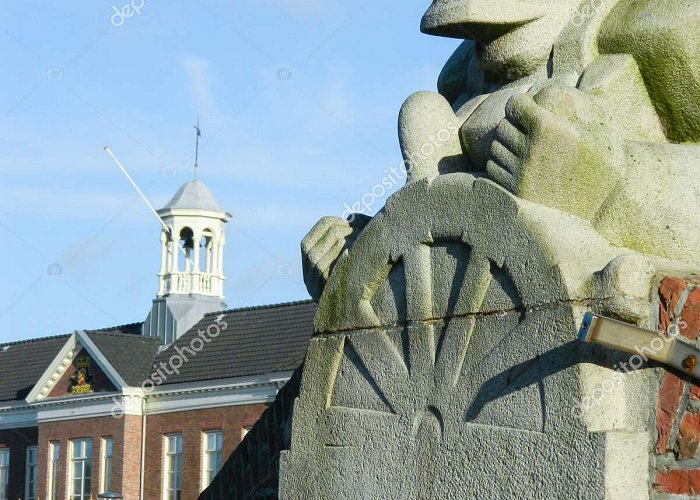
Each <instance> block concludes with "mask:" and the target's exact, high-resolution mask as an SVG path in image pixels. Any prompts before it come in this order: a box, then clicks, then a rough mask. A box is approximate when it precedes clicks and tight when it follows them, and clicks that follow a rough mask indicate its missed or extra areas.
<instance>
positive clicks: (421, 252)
mask: <svg viewBox="0 0 700 500" xmlns="http://www.w3.org/2000/svg"><path fill="white" fill-rule="evenodd" d="M375 283H377V284H376V285H375V289H374V291H373V293H371V294H369V295H368V296H367V297H366V298H367V299H368V300H369V302H370V304H371V305H372V310H373V312H374V314H375V315H376V316H377V317H378V318H379V319H380V321H382V322H383V323H384V324H391V323H393V324H395V325H396V326H395V327H389V328H382V329H377V330H374V329H372V330H364V331H358V332H354V333H353V334H351V335H347V336H343V337H342V340H341V343H342V347H341V349H342V357H341V358H340V360H339V361H338V363H337V371H336V373H335V376H334V379H335V383H334V387H333V391H332V395H331V398H330V401H329V407H328V412H329V415H330V418H331V419H332V420H333V419H339V420H340V419H342V420H351V421H353V422H358V423H359V422H364V423H365V425H368V424H369V422H371V420H372V418H377V419H384V418H402V419H404V418H408V419H410V420H411V422H410V425H411V428H412V429H413V438H414V439H415V440H418V441H425V442H435V441H440V439H441V438H442V436H443V435H444V432H445V426H446V425H453V423H450V422H448V421H447V420H450V419H449V418H446V411H447V408H448V407H450V405H451V404H453V403H454V400H455V391H456V390H460V389H459V385H460V382H461V379H462V377H463V369H464V363H465V358H466V356H467V352H468V350H469V345H470V341H471V339H472V336H473V335H474V333H475V326H476V323H477V317H478V316H479V315H480V314H485V315H488V314H494V313H495V311H498V310H507V309H516V308H518V307H519V306H520V303H519V298H518V297H519V296H518V294H517V292H516V289H515V286H514V285H513V283H512V281H511V280H510V278H509V277H508V276H507V273H506V272H505V271H504V270H503V269H500V268H498V266H497V265H496V264H495V263H494V262H492V261H490V260H489V259H488V258H487V257H485V256H484V255H482V254H480V253H479V252H478V251H475V250H474V249H473V248H472V247H471V246H469V245H467V244H465V243H463V242H459V241H441V242H433V243H430V244H422V245H420V246H419V247H418V248H417V249H416V250H415V251H412V252H410V253H408V254H406V255H403V256H401V257H400V258H399V259H397V260H396V261H395V262H393V263H390V265H389V266H388V268H387V270H386V272H384V277H383V280H382V281H381V282H376V281H375ZM426 309H428V310H430V311H431V313H432V314H430V317H432V318H446V319H434V320H432V319H428V320H420V321H411V320H410V319H409V318H412V317H413V318H415V317H420V315H423V316H425V311H426ZM466 311H481V313H479V314H468V313H466ZM465 410H466V409H465ZM464 415H465V413H464V412H462V418H459V420H460V421H461V422H460V423H465V422H466V421H468V420H470V419H471V418H472V417H473V416H470V415H469V414H468V413H467V414H466V417H464ZM337 427H340V428H342V427H344V426H335V425H332V426H331V428H333V429H335V428H337ZM353 427H354V426H353ZM333 435H335V438H336V439H331V443H329V444H331V445H333V444H336V445H342V443H343V442H344V439H343V438H342V436H341V435H337V434H335V433H333Z"/></svg>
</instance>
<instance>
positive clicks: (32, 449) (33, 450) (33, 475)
mask: <svg viewBox="0 0 700 500" xmlns="http://www.w3.org/2000/svg"><path fill="white" fill-rule="evenodd" d="M37 453H38V452H37V447H36V446H28V447H27V467H26V472H25V476H24V497H25V498H26V500H36V480H37V472H38V469H37Z"/></svg>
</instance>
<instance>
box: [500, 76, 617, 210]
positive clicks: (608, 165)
mask: <svg viewBox="0 0 700 500" xmlns="http://www.w3.org/2000/svg"><path fill="white" fill-rule="evenodd" d="M624 155H625V145H624V141H623V139H622V138H621V136H620V134H619V132H618V131H617V130H616V128H615V127H614V124H613V120H612V118H611V117H610V116H609V113H608V112H607V111H606V108H605V104H604V101H603V100H602V99H600V98H598V97H595V96H592V95H588V94H585V93H583V92H581V91H580V90H577V89H574V88H567V87H559V86H550V87H546V88H544V89H543V90H541V91H539V92H538V93H537V94H536V95H535V96H534V97H533V96H531V95H529V94H520V95H517V96H514V97H512V98H511V99H510V100H509V101H508V104H507V106H506V117H505V118H504V119H503V120H501V122H500V123H499V125H498V128H497V130H496V135H495V139H494V141H493V143H492V147H491V159H490V160H489V162H488V164H487V172H488V175H489V177H490V178H491V179H492V180H493V181H495V182H496V183H498V184H500V185H501V186H503V187H504V188H505V189H507V190H509V191H510V192H512V193H513V194H515V195H516V196H519V197H521V198H525V199H528V200H531V201H535V202H537V203H541V204H543V205H547V206H550V207H553V208H558V209H560V210H564V211H567V212H569V213H572V214H575V215H578V216H580V217H583V218H586V219H591V218H593V217H594V216H595V214H596V212H597V211H598V210H599V209H600V207H601V206H602V205H603V203H604V201H605V199H606V198H607V197H608V195H609V194H610V193H611V192H612V190H613V189H614V188H615V186H616V184H617V183H618V182H619V181H620V179H621V177H622V175H623V170H624V164H625V157H624Z"/></svg>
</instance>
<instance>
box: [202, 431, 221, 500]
mask: <svg viewBox="0 0 700 500" xmlns="http://www.w3.org/2000/svg"><path fill="white" fill-rule="evenodd" d="M210 438H213V439H214V447H213V448H212V447H211V446H210ZM223 453H224V431H222V430H221V429H217V430H211V431H205V432H203V433H202V491H204V490H205V489H206V487H207V486H209V485H210V484H211V482H212V480H213V479H214V477H215V476H216V474H217V473H218V472H219V471H220V470H221V467H222V466H223ZM212 458H214V460H215V461H216V462H218V463H217V464H215V465H214V466H212Z"/></svg>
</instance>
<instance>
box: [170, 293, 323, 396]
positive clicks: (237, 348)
mask: <svg viewBox="0 0 700 500" xmlns="http://www.w3.org/2000/svg"><path fill="white" fill-rule="evenodd" d="M315 314H316V304H315V303H313V302H312V301H301V302H289V303H286V304H277V305H271V306H258V307H248V308H243V309H232V310H229V311H221V312H218V313H211V314H207V315H205V316H204V318H202V320H201V321H200V322H199V323H197V324H196V325H195V326H194V327H193V328H192V329H191V330H190V331H189V332H187V333H186V334H185V335H183V336H182V337H180V339H178V340H177V342H175V343H174V344H173V345H171V346H170V347H169V348H168V349H166V350H164V351H163V352H161V353H160V354H159V355H158V357H157V358H156V365H159V364H160V362H164V363H166V365H168V363H169V360H170V358H171V356H173V355H178V354H177V349H179V350H180V352H183V350H184V349H185V348H186V347H190V346H191V345H192V344H191V343H192V341H193V340H194V339H195V337H198V336H199V334H198V332H199V331H203V332H207V329H208V328H210V332H212V333H213V334H214V335H216V333H217V330H216V328H215V326H214V325H216V324H217V321H219V325H220V326H219V328H220V329H221V332H220V333H219V334H218V336H216V337H210V336H208V335H207V334H206V333H205V334H203V335H204V337H206V338H207V339H210V340H211V342H210V343H205V344H204V348H203V349H202V350H201V351H199V352H197V353H195V356H190V358H189V359H188V361H187V362H185V363H183V365H182V367H181V368H179V371H180V373H179V375H178V374H175V375H171V376H169V377H168V378H167V380H166V381H165V382H164V384H179V383H184V382H196V381H203V380H214V379H225V378H234V377H244V376H249V375H260V374H263V373H275V372H282V371H291V370H294V369H296V368H297V366H299V365H300V364H301V362H302V361H303V360H304V356H305V354H306V347H307V344H308V342H309V339H310V338H311V334H312V333H313V320H314V315H315ZM224 325H225V327H224ZM198 344H199V342H196V341H195V344H194V346H195V347H199V345H198ZM184 352H185V353H187V351H184ZM185 355H186V354H185Z"/></svg>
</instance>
